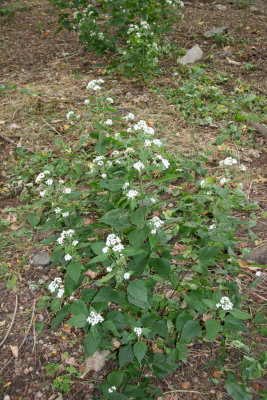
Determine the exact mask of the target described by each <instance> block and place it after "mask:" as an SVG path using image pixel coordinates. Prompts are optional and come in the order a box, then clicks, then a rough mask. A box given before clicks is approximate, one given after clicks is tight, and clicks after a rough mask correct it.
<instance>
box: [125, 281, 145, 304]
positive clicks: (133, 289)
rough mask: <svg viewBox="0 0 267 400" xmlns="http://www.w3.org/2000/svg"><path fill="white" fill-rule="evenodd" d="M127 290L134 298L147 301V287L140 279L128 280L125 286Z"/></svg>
mask: <svg viewBox="0 0 267 400" xmlns="http://www.w3.org/2000/svg"><path fill="white" fill-rule="evenodd" d="M127 292H128V294H129V295H131V296H132V297H134V298H135V299H138V300H141V301H143V302H145V303H146V302H147V287H146V285H145V283H144V282H143V281H141V280H140V279H135V280H133V281H130V282H129V285H128V287H127Z"/></svg>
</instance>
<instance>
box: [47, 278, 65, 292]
mask: <svg viewBox="0 0 267 400" xmlns="http://www.w3.org/2000/svg"><path fill="white" fill-rule="evenodd" d="M61 283H62V279H61V278H55V279H54V280H53V281H52V282H51V283H49V285H48V290H49V292H51V293H54V292H55V291H56V290H57V289H58V288H59V286H60V285H61Z"/></svg>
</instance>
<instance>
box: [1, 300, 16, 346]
mask: <svg viewBox="0 0 267 400" xmlns="http://www.w3.org/2000/svg"><path fill="white" fill-rule="evenodd" d="M17 307H18V296H17V295H16V304H15V309H14V313H13V318H12V321H11V323H10V325H9V328H8V331H7V333H6V336H5V337H4V339H3V340H2V342H1V343H0V347H2V346H3V344H4V343H5V341H6V339H7V338H8V335H9V333H10V331H11V329H12V326H13V324H14V321H15V318H16V313H17Z"/></svg>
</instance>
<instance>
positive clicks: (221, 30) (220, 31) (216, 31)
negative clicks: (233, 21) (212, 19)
mask: <svg viewBox="0 0 267 400" xmlns="http://www.w3.org/2000/svg"><path fill="white" fill-rule="evenodd" d="M228 29H229V28H228V26H220V27H219V28H212V29H210V30H209V31H206V32H205V33H204V36H205V38H207V39H208V38H211V37H213V36H215V35H222V34H223V33H226V32H227V31H228Z"/></svg>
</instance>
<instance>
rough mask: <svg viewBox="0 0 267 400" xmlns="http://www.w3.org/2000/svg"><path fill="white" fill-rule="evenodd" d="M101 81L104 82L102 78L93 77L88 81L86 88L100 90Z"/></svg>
mask: <svg viewBox="0 0 267 400" xmlns="http://www.w3.org/2000/svg"><path fill="white" fill-rule="evenodd" d="M101 83H104V80H103V79H93V80H92V81H90V82H88V84H87V86H86V89H87V90H95V91H96V90H100V89H101V86H100V85H101Z"/></svg>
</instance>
